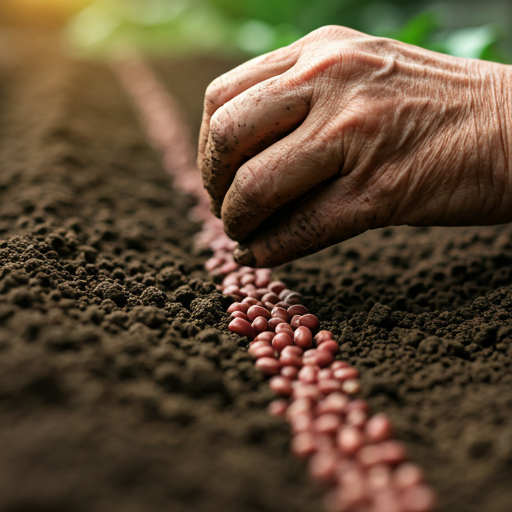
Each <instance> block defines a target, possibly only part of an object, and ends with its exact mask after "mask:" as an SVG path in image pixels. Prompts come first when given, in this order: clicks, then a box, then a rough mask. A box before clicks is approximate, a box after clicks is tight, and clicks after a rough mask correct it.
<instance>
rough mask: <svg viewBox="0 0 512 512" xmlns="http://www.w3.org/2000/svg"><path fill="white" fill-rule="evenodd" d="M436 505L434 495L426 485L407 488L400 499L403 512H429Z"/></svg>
mask: <svg viewBox="0 0 512 512" xmlns="http://www.w3.org/2000/svg"><path fill="white" fill-rule="evenodd" d="M436 503H437V497H436V493H435V492H434V491H433V489H431V488H430V487H429V486H428V485H425V484H419V485H414V486H412V487H409V489H407V490H406V491H405V492H404V494H403V495H402V497H401V499H400V505H401V506H402V509H401V510H403V511H404V512H430V511H431V510H433V509H434V508H435V506H436Z"/></svg>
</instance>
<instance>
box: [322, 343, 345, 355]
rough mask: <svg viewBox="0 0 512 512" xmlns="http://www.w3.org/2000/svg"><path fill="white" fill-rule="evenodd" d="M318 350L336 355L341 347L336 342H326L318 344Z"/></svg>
mask: <svg viewBox="0 0 512 512" xmlns="http://www.w3.org/2000/svg"><path fill="white" fill-rule="evenodd" d="M317 348H318V350H327V351H328V352H330V353H331V354H332V355H335V354H337V353H338V350H339V348H340V346H339V345H338V343H337V342H336V341H334V340H326V341H322V343H320V344H318V346H317Z"/></svg>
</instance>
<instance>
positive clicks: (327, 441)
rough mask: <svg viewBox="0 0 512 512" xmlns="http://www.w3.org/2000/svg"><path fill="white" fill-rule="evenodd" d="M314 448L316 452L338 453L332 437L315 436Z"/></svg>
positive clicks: (324, 435)
mask: <svg viewBox="0 0 512 512" xmlns="http://www.w3.org/2000/svg"><path fill="white" fill-rule="evenodd" d="M315 447H316V449H317V450H330V449H334V450H336V451H337V452H338V448H337V447H336V443H335V442H334V438H333V436H330V435H327V434H316V435H315Z"/></svg>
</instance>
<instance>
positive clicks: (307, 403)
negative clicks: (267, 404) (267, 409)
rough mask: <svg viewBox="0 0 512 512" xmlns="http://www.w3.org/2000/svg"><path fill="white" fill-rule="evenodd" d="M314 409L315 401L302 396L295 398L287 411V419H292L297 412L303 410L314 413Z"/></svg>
mask: <svg viewBox="0 0 512 512" xmlns="http://www.w3.org/2000/svg"><path fill="white" fill-rule="evenodd" d="M312 410H313V402H312V401H311V400H308V399H306V398H302V399H300V400H294V401H293V402H292V403H291V404H290V406H289V407H288V409H287V411H286V419H287V420H288V421H291V420H292V418H294V417H295V416H296V415H297V414H300V413H302V412H308V413H309V414H312Z"/></svg>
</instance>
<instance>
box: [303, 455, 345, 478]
mask: <svg viewBox="0 0 512 512" xmlns="http://www.w3.org/2000/svg"><path fill="white" fill-rule="evenodd" d="M339 458H340V457H339V454H338V452H337V450H335V449H330V450H321V451H319V452H317V453H315V454H313V456H312V457H311V459H310V461H309V468H308V469H309V474H310V476H311V477H312V478H313V479H314V480H316V481H317V482H321V483H323V484H334V483H336V464H337V463H338V461H339Z"/></svg>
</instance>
